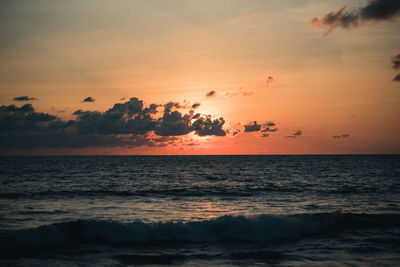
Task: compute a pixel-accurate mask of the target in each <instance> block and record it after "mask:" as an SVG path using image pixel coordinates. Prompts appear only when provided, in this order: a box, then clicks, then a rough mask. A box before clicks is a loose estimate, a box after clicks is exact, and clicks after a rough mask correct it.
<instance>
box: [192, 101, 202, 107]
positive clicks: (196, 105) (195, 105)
mask: <svg viewBox="0 0 400 267" xmlns="http://www.w3.org/2000/svg"><path fill="white" fill-rule="evenodd" d="M200 105H201V104H200V103H199V102H196V103H194V104H193V105H192V108H198V107H200Z"/></svg>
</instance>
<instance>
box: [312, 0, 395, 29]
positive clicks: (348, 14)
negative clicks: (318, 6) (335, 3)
mask: <svg viewBox="0 0 400 267" xmlns="http://www.w3.org/2000/svg"><path fill="white" fill-rule="evenodd" d="M399 14H400V1H398V0H371V1H369V3H368V4H367V5H366V6H365V7H361V8H359V9H354V10H349V11H348V10H347V6H343V7H341V8H340V9H339V10H337V11H331V12H329V13H327V14H325V15H324V16H322V17H321V18H317V17H314V18H313V19H312V20H311V21H310V23H309V25H310V26H311V27H315V28H318V29H327V31H326V32H325V35H327V34H329V33H330V32H331V31H332V30H333V29H334V28H337V27H341V28H343V29H350V28H356V27H360V26H362V25H364V24H365V23H367V22H375V23H378V22H381V21H393V20H394V18H395V17H396V16H398V15H399Z"/></svg>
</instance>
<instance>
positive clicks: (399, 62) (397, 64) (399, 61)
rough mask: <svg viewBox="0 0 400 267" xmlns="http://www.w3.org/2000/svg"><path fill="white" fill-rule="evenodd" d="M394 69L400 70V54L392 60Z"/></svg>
mask: <svg viewBox="0 0 400 267" xmlns="http://www.w3.org/2000/svg"><path fill="white" fill-rule="evenodd" d="M392 67H393V69H400V54H399V55H397V56H395V57H394V58H392Z"/></svg>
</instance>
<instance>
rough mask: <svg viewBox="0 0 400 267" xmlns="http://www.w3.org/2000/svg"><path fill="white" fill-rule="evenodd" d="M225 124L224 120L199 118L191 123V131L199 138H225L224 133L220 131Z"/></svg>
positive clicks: (208, 117) (209, 117)
mask: <svg viewBox="0 0 400 267" xmlns="http://www.w3.org/2000/svg"><path fill="white" fill-rule="evenodd" d="M224 124H225V120H224V118H222V117H220V118H217V119H214V120H213V119H211V116H207V117H206V118H204V117H200V118H199V119H197V120H196V121H195V122H193V130H194V131H195V133H196V134H197V135H199V136H206V135H215V136H225V135H226V131H225V130H223V129H222V127H223V126H224Z"/></svg>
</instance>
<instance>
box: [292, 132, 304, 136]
mask: <svg viewBox="0 0 400 267" xmlns="http://www.w3.org/2000/svg"><path fill="white" fill-rule="evenodd" d="M302 133H303V132H302V131H297V132H295V133H294V134H293V135H295V136H300V135H302Z"/></svg>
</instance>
